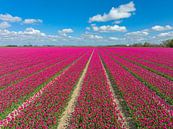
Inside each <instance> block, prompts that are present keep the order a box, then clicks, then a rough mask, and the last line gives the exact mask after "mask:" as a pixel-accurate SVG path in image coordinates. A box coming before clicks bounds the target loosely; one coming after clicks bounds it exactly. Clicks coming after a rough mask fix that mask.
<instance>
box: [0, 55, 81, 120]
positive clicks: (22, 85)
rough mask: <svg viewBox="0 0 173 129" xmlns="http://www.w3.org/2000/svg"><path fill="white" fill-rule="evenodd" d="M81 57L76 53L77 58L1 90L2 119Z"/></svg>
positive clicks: (74, 57)
mask: <svg viewBox="0 0 173 129" xmlns="http://www.w3.org/2000/svg"><path fill="white" fill-rule="evenodd" d="M64 54H65V53H64ZM79 56H80V53H76V55H75V56H73V57H71V58H69V59H67V60H65V61H63V62H60V63H57V64H55V65H54V66H52V67H50V68H48V69H46V70H44V71H41V72H39V73H36V74H34V75H32V76H29V77H28V78H26V79H24V80H22V81H21V82H19V83H17V84H14V85H12V86H9V87H7V88H5V89H3V90H1V91H0V96H1V97H0V103H1V104H0V113H1V117H2V114H3V112H4V113H5V114H7V112H10V111H12V110H13V109H14V108H16V104H17V105H20V104H21V103H22V102H23V101H25V100H26V99H28V97H30V95H31V94H33V93H34V92H35V91H36V90H38V89H40V88H41V87H42V86H44V85H45V84H46V83H47V82H49V80H50V79H51V78H52V77H53V76H56V75H58V74H59V73H60V72H61V71H62V70H63V69H64V68H66V67H67V66H69V65H70V64H71V63H72V62H74V61H75V60H76V59H78V58H79ZM3 117H4V115H3Z"/></svg>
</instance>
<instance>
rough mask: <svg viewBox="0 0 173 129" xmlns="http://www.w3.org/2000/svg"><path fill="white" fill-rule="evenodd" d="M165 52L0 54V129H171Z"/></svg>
mask: <svg viewBox="0 0 173 129" xmlns="http://www.w3.org/2000/svg"><path fill="white" fill-rule="evenodd" d="M172 105H173V49H169V48H111V47H110V48H106V47H105V48H101V47H100V48H92V47H91V48H89V47H86V48H82V47H81V48H72V47H71V48H70V47H66V48H65V47H64V48H58V47H57V48H56V47H55V48H0V128H10V129H11V128H16V129H48V128H51V129H52V128H58V129H63V128H68V129H78V128H81V129H128V128H131V129H136V128H142V129H144V128H146V129H148V128H149V129H172V128H173V107H172Z"/></svg>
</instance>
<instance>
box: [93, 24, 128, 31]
mask: <svg viewBox="0 0 173 129" xmlns="http://www.w3.org/2000/svg"><path fill="white" fill-rule="evenodd" d="M92 29H93V30H94V31H96V32H116V31H117V32H126V31H127V29H126V27H125V26H119V25H113V26H110V25H104V26H99V27H97V26H96V25H92Z"/></svg>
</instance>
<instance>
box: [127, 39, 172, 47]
mask: <svg viewBox="0 0 173 129" xmlns="http://www.w3.org/2000/svg"><path fill="white" fill-rule="evenodd" d="M130 46H131V47H170V48H173V39H170V40H166V41H163V42H162V43H161V44H152V43H149V42H145V43H134V44H132V45H130Z"/></svg>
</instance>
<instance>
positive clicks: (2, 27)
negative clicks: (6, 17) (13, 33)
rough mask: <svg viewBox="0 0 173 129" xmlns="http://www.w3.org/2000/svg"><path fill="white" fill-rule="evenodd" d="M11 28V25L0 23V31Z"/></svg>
mask: <svg viewBox="0 0 173 129" xmlns="http://www.w3.org/2000/svg"><path fill="white" fill-rule="evenodd" d="M9 27H11V25H10V24H9V23H8V22H1V23H0V29H6V28H9Z"/></svg>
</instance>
